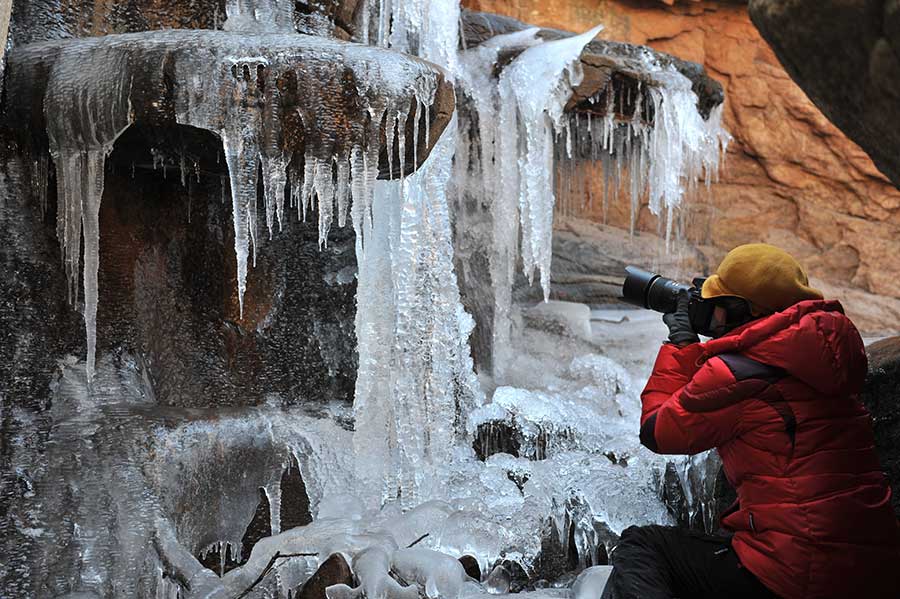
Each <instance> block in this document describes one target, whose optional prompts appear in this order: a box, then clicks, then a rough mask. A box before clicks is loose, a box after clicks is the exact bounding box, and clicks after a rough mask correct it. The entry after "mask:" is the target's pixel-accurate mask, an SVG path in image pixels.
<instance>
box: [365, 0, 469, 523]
mask: <svg viewBox="0 0 900 599" xmlns="http://www.w3.org/2000/svg"><path fill="white" fill-rule="evenodd" d="M459 10H460V9H459V2H458V0H433V1H430V2H429V1H423V0H417V1H413V2H393V3H392V2H391V0H381V2H380V3H378V2H373V3H369V4H368V5H367V6H366V7H364V8H363V12H364V14H366V15H368V14H371V15H372V16H373V20H372V23H375V24H377V26H376V27H373V29H374V30H375V32H376V35H375V36H373V37H372V38H371V41H372V42H373V43H377V44H378V45H381V46H387V47H390V48H391V49H394V50H399V51H401V52H404V53H409V54H414V55H417V56H419V57H420V58H424V59H427V60H430V61H432V62H434V63H436V64H438V65H439V66H441V67H442V68H444V70H445V72H447V74H448V76H451V77H453V76H455V75H456V74H457V73H458V70H459V65H458V60H457V57H458V53H457V44H458V39H459ZM364 30H366V28H365V27H364ZM400 141H401V144H402V143H405V142H404V141H403V140H402V139H401V140H400ZM391 143H392V142H391V139H390V138H388V145H390V144H391ZM456 144H457V125H456V118H455V117H454V118H453V120H452V121H451V123H450V125H448V127H447V128H446V130H445V131H444V133H443V135H442V137H441V139H440V140H439V141H438V142H437V144H436V146H435V147H434V149H433V150H432V152H431V154H430V156H429V158H428V160H427V161H426V162H425V164H424V165H423V166H422V167H421V168H420V169H419V171H417V172H416V173H414V174H413V175H412V176H410V177H409V178H407V179H405V180H401V181H390V182H379V184H378V185H377V191H376V194H375V200H374V201H375V205H374V209H373V210H372V211H371V213H372V221H371V223H370V225H371V226H370V228H369V229H368V231H369V232H368V233H367V235H368V237H366V243H367V245H366V247H365V248H363V249H362V250H361V252H360V253H358V262H359V285H358V292H357V293H358V300H357V304H358V310H357V315H356V335H357V342H358V344H359V372H358V374H357V382H356V390H355V399H354V406H353V407H354V415H355V421H356V433H355V435H354V441H353V442H354V448H355V450H356V454H357V467H358V476H359V477H360V479H361V480H362V481H363V483H364V484H366V485H367V486H371V487H374V488H378V489H380V490H381V498H382V499H383V500H386V499H390V498H397V497H399V498H400V500H401V501H402V503H403V504H404V505H407V506H412V505H415V504H416V503H417V501H418V492H419V489H420V488H421V487H422V486H423V485H425V484H426V483H427V482H429V481H428V479H429V477H430V476H431V475H432V473H433V468H434V465H436V464H440V463H444V462H446V461H447V460H448V459H449V457H450V455H451V453H452V451H453V448H454V447H455V446H456V444H457V442H458V441H459V440H460V439H461V438H463V437H464V435H465V419H466V417H467V415H468V414H469V412H470V411H471V410H472V409H474V408H475V407H477V406H478V405H480V404H481V403H482V401H483V398H482V394H481V391H480V388H479V385H478V382H477V380H476V379H475V374H474V368H473V363H472V358H471V353H470V349H469V345H468V339H469V335H470V333H471V331H472V329H473V327H474V326H475V323H474V321H473V319H472V317H471V316H470V315H469V314H467V313H466V312H465V310H464V309H463V307H462V303H461V301H460V296H459V288H458V286H457V280H456V273H455V272H454V270H453V239H452V231H451V223H450V219H451V215H450V208H449V200H448V197H449V194H450V192H449V185H450V175H451V172H452V165H453V157H454V153H455V151H456ZM403 147H404V146H403V145H401V146H400V149H401V151H400V154H399V155H400V156H403ZM401 170H402V169H401Z"/></svg>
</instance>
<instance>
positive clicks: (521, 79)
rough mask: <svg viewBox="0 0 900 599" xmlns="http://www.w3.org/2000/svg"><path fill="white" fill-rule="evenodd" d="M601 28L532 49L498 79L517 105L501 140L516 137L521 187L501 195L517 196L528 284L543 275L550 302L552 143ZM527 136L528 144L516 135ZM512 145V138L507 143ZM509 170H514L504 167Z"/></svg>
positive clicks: (503, 91)
mask: <svg viewBox="0 0 900 599" xmlns="http://www.w3.org/2000/svg"><path fill="white" fill-rule="evenodd" d="M602 29H603V26H602V25H598V26H597V27H595V28H593V29H591V30H590V31H588V32H586V33H583V34H581V35H578V36H574V37H570V38H565V39H561V40H556V41H552V42H547V43H544V44H541V45H539V46H534V47H532V48H528V49H527V50H525V51H524V52H522V54H520V55H519V56H518V57H517V58H516V60H514V61H513V63H512V64H511V65H509V66H508V67H507V68H506V69H504V71H503V73H502V74H501V76H500V94H501V98H502V101H503V102H505V101H508V100H510V99H511V100H514V105H515V106H516V108H517V109H518V118H519V121H518V123H519V124H518V126H515V127H509V128H504V129H501V135H504V136H506V135H509V136H515V137H516V139H515V141H516V143H515V145H516V146H517V147H518V146H519V145H520V144H521V145H522V146H523V152H522V155H521V156H520V157H519V160H518V161H517V163H516V165H515V166H517V167H518V169H519V175H520V183H519V186H518V188H512V189H504V190H502V193H503V196H504V197H503V199H502V201H504V202H509V201H511V200H512V198H513V194H516V195H517V196H518V197H517V198H516V200H517V201H518V206H519V219H520V222H521V227H522V228H521V234H522V259H523V262H524V266H525V274H526V275H527V276H528V277H529V280H530V279H531V277H532V276H533V273H534V270H535V269H537V270H538V271H539V273H540V280H541V286H542V287H543V289H544V296H545V297H546V296H547V295H548V294H549V292H550V257H551V250H552V248H551V242H552V233H553V231H552V227H553V206H554V203H555V196H554V193H553V181H552V173H553V143H554V135H555V133H557V132H559V131H561V130H562V127H563V110H564V108H565V106H566V103H567V102H568V101H569V98H571V96H572V88H573V86H575V85H578V84H579V83H580V82H581V79H582V78H583V76H584V75H583V73H582V71H581V62H580V61H579V58H580V57H581V52H582V50H584V47H585V46H586V45H587V44H588V43H589V42H590V41H591V40H592V39H594V38H595V37H596V36H597V34H598V33H600V31H601V30H602ZM520 132H521V133H524V139H522V140H519V139H518V136H519V135H520ZM509 143H510V144H511V145H512V137H511V139H510V142H509ZM505 167H506V168H511V166H505Z"/></svg>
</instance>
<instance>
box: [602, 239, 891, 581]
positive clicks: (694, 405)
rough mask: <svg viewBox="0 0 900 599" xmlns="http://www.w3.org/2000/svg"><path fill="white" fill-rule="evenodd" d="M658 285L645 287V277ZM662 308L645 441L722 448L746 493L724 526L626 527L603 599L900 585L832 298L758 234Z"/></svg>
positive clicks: (853, 369)
mask: <svg viewBox="0 0 900 599" xmlns="http://www.w3.org/2000/svg"><path fill="white" fill-rule="evenodd" d="M648 287H649V286H648ZM699 295H700V297H701V298H702V299H701V300H700V303H708V305H711V306H713V307H714V308H713V310H712V312H711V320H710V322H709V326H708V328H707V330H706V331H704V332H705V333H708V334H710V335H712V337H713V339H711V340H710V341H707V342H706V343H700V339H699V337H698V336H697V333H696V332H695V331H694V327H692V319H691V310H692V307H691V303H692V296H691V294H690V293H689V292H688V291H686V290H684V289H682V290H680V291H679V292H678V295H677V297H678V300H677V309H676V310H675V311H674V312H671V313H669V314H666V315H665V316H664V317H663V320H664V321H665V323H666V325H667V326H668V327H669V341H668V342H667V343H666V344H664V345H663V346H662V348H661V349H660V351H659V355H658V357H657V360H656V364H655V365H654V368H653V373H652V374H651V376H650V379H649V381H648V382H647V386H646V388H645V389H644V391H643V393H642V395H641V399H642V403H643V413H642V416H641V430H640V438H641V442H642V443H643V444H644V445H645V446H647V447H648V448H649V449H651V450H652V451H654V452H657V453H661V454H695V453H698V452H701V451H705V450H707V449H711V448H717V449H718V451H719V455H720V456H721V458H722V462H723V464H724V469H725V474H726V475H727V477H728V480H729V481H730V482H731V484H732V485H733V486H734V487H735V489H736V490H737V495H738V501H737V502H736V503H735V505H733V506H732V507H731V508H729V509H728V510H727V511H726V512H725V513H724V514H723V516H722V521H721V525H722V528H723V529H724V530H723V531H722V532H723V534H722V535H704V534H701V533H696V532H693V531H686V530H682V529H677V528H673V527H663V526H642V527H631V528H629V529H627V530H625V531H624V532H623V534H622V538H621V542H620V543H619V545H618V547H617V548H616V549H615V550H614V552H613V554H612V564H613V566H614V570H613V573H612V575H611V577H610V580H609V583H608V585H607V587H606V591H605V592H604V594H603V597H604V599H656V598H660V599H661V598H672V597H679V598H681V599H695V598H707V597H708V598H713V597H716V598H721V597H728V598H734V599H736V598H744V597H747V598H751V597H752V598H756V597H783V598H785V599H814V598H825V597H835V598H838V597H840V598H846V597H861V598H862V597H865V598H879V597H885V598H891V597H900V534H898V525H897V520H896V518H895V515H894V512H893V509H892V507H891V491H890V487H889V485H888V482H887V480H886V479H885V476H884V475H883V473H882V472H881V467H880V464H879V461H878V456H877V455H876V453H875V449H874V437H873V433H872V426H871V422H870V416H869V414H868V412H867V411H866V410H865V408H864V407H863V406H862V404H861V403H860V401H859V392H860V390H861V388H862V385H863V381H864V379H865V376H866V367H867V364H866V353H865V348H864V346H863V342H862V339H861V338H860V336H859V333H858V332H857V330H856V328H855V327H854V325H853V323H852V322H851V321H850V320H849V319H848V318H847V317H846V316H845V315H844V312H843V309H842V307H841V305H840V303H838V302H837V301H831V300H824V299H823V298H822V294H821V293H820V292H819V291H817V290H815V289H813V288H811V287H810V286H809V282H808V280H807V277H806V274H805V273H804V271H803V269H802V268H801V267H800V265H799V264H798V263H797V262H796V260H794V259H793V258H792V257H791V256H790V255H789V254H787V253H786V252H784V251H782V250H780V249H778V248H776V247H773V246H770V245H765V244H751V245H744V246H740V247H738V248H736V249H734V250H732V251H731V252H730V253H729V254H728V255H727V256H726V257H725V259H724V260H723V261H722V263H721V265H720V266H719V268H718V270H717V272H716V274H715V275H713V276H711V277H710V278H709V279H707V280H706V281H705V282H704V283H703V284H702V289H701V292H700V294H699Z"/></svg>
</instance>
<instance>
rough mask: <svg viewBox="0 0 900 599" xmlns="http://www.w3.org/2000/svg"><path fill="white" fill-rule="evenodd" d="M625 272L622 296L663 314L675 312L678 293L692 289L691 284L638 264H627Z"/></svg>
mask: <svg viewBox="0 0 900 599" xmlns="http://www.w3.org/2000/svg"><path fill="white" fill-rule="evenodd" d="M625 272H626V273H627V274H626V277H625V283H624V284H623V285H622V297H623V298H624V299H625V301H626V302H628V303H629V304H633V305H635V306H639V307H641V308H646V309H648V310H653V311H654V312H662V313H663V314H667V313H669V312H674V311H675V309H676V307H677V304H678V294H679V293H680V292H681V291H689V290H690V289H691V286H690V285H686V284H684V283H679V282H678V281H673V280H672V279H667V278H666V277H663V276H661V275H658V274H656V273H652V272H650V271H647V270H644V269H642V268H638V267H636V266H626V267H625Z"/></svg>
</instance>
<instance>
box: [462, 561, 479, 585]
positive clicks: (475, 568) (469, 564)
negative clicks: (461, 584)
mask: <svg viewBox="0 0 900 599" xmlns="http://www.w3.org/2000/svg"><path fill="white" fill-rule="evenodd" d="M459 563H461V564H462V567H463V570H465V571H466V574H468V575H469V578H472V579H474V580H478V581H480V580H481V567H480V566H479V565H478V560H477V559H475V558H474V557H472V556H471V555H464V556H462V557H461V558H459Z"/></svg>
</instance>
